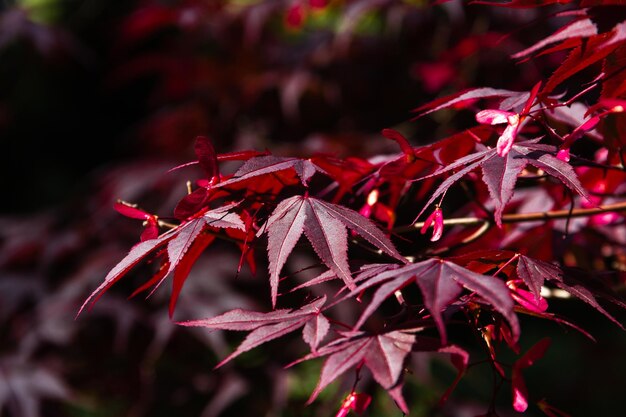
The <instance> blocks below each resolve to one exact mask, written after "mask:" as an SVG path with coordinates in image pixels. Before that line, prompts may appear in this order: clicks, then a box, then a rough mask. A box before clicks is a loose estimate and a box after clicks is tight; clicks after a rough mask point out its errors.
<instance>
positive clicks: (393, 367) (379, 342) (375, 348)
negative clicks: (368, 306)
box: [302, 331, 416, 414]
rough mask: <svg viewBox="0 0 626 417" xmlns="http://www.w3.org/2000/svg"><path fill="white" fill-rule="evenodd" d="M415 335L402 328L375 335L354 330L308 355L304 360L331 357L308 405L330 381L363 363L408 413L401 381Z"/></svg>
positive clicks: (324, 366) (325, 364)
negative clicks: (405, 361) (401, 329)
mask: <svg viewBox="0 0 626 417" xmlns="http://www.w3.org/2000/svg"><path fill="white" fill-rule="evenodd" d="M415 338H416V337H415V335H414V334H409V333H405V332H402V331H392V332H388V333H381V334H375V335H368V334H366V333H362V332H359V333H350V334H348V335H345V336H344V337H342V338H340V339H337V340H335V341H334V342H332V343H330V344H328V345H326V346H323V347H321V348H320V349H319V350H318V352H317V353H314V354H310V355H307V356H306V357H305V358H303V359H302V360H307V359H312V358H316V357H322V356H328V358H327V359H326V361H325V362H324V365H323V367H322V371H321V373H320V379H319V381H318V383H317V386H316V387H315V390H313V393H311V396H310V397H309V400H308V401H307V404H310V403H312V402H313V401H314V400H315V398H317V396H318V395H319V393H320V392H321V391H322V390H323V389H324V388H325V387H326V386H328V384H330V383H331V382H333V381H334V380H335V379H337V378H338V377H339V376H341V375H342V374H343V373H344V372H346V371H348V370H349V369H350V368H353V367H356V366H357V365H358V364H359V363H361V362H363V363H364V364H365V366H366V367H367V368H368V369H369V370H370V371H371V372H372V375H373V376H374V379H375V380H376V382H378V383H379V384H380V385H381V386H382V387H383V388H385V389H387V390H388V392H389V394H390V395H391V396H392V397H393V398H394V400H396V403H397V404H398V406H399V407H400V409H401V410H402V411H403V412H404V413H406V414H408V412H409V410H408V408H407V406H406V403H405V402H404V399H403V398H402V393H401V391H400V388H401V384H400V383H399V381H400V377H401V374H402V369H403V368H404V360H405V359H406V357H407V355H408V354H409V353H410V352H411V349H412V347H413V344H414V343H415Z"/></svg>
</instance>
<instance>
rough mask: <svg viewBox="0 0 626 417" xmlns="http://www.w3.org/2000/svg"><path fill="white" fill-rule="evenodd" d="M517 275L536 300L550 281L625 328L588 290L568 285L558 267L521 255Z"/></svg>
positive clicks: (575, 285)
mask: <svg viewBox="0 0 626 417" xmlns="http://www.w3.org/2000/svg"><path fill="white" fill-rule="evenodd" d="M517 275H518V277H519V278H521V279H522V280H524V282H525V283H526V285H528V288H530V290H531V291H532V292H533V293H534V294H535V297H536V298H539V293H540V292H541V286H542V285H543V284H544V282H545V281H549V282H551V283H552V284H554V285H556V286H557V287H559V288H561V289H562V290H564V291H567V292H568V293H570V294H572V295H573V296H574V297H576V298H579V299H581V300H582V301H584V302H586V303H587V304H589V305H590V306H592V307H593V308H595V309H596V310H598V311H599V312H600V313H602V314H603V315H604V316H606V317H607V318H608V319H609V320H611V321H612V322H614V323H615V324H617V325H618V326H620V327H622V328H623V326H622V324H621V323H620V322H618V321H617V320H616V319H615V318H614V317H613V316H612V315H611V314H609V312H608V311H606V310H605V309H604V308H603V307H602V306H601V305H600V304H599V303H598V300H597V299H596V297H595V296H594V294H593V293H592V292H591V291H590V290H589V289H588V288H586V287H585V286H584V285H582V284H580V283H577V282H572V283H571V285H570V284H569V283H567V282H566V280H565V278H564V272H563V270H562V269H561V268H560V267H558V266H557V265H554V264H551V263H548V262H545V261H541V260H538V259H533V258H529V257H527V256H524V255H520V256H519V258H518V261H517Z"/></svg>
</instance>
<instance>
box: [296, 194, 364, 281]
mask: <svg viewBox="0 0 626 417" xmlns="http://www.w3.org/2000/svg"><path fill="white" fill-rule="evenodd" d="M306 200H307V201H306V202H305V203H304V207H305V210H306V218H305V220H304V222H305V227H304V234H305V235H306V237H307V238H308V239H309V242H311V245H312V246H313V249H314V250H315V253H317V256H319V258H320V259H321V260H322V262H324V264H326V266H328V267H329V268H330V269H332V270H333V271H334V272H335V274H337V276H338V277H339V278H341V279H342V280H343V281H344V282H345V283H346V285H347V286H348V288H350V289H353V288H354V283H353V280H352V276H351V274H350V267H349V266H348V232H347V230H346V226H344V224H343V223H342V222H341V221H340V220H337V219H336V218H334V217H333V216H332V215H330V214H329V213H328V212H327V211H326V210H320V209H319V207H320V206H319V205H317V206H316V205H314V201H312V200H313V199H310V198H307V199H306ZM316 208H317V210H316Z"/></svg>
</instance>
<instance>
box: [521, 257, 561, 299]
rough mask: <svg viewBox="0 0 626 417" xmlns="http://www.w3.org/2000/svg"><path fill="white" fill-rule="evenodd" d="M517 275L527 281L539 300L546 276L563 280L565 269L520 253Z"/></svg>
mask: <svg viewBox="0 0 626 417" xmlns="http://www.w3.org/2000/svg"><path fill="white" fill-rule="evenodd" d="M517 276H518V277H520V278H521V279H522V280H523V281H524V283H526V285H527V286H528V288H529V289H530V291H531V292H532V293H533V294H534V296H535V299H537V300H538V299H539V297H540V296H541V287H542V286H543V283H544V282H545V280H546V278H547V279H550V280H551V279H556V280H562V276H563V271H562V270H561V268H559V267H557V266H556V265H553V264H550V263H548V262H544V261H540V260H538V259H533V258H529V257H528V256H524V255H520V256H519V257H518V259H517Z"/></svg>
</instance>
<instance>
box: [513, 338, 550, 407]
mask: <svg viewBox="0 0 626 417" xmlns="http://www.w3.org/2000/svg"><path fill="white" fill-rule="evenodd" d="M548 347H550V339H549V338H545V339H541V340H540V341H539V342H537V343H536V344H535V345H534V346H533V347H531V348H530V349H528V351H527V352H526V353H525V354H524V355H523V356H522V357H521V358H519V359H518V360H517V361H515V363H514V364H513V369H512V371H511V388H512V390H513V408H514V409H515V411H517V412H520V413H522V412H524V411H526V409H527V408H528V390H527V389H526V383H525V382H524V378H523V376H522V369H525V368H528V367H530V366H532V365H533V364H534V363H535V362H536V361H537V360H538V359H541V358H542V357H543V355H545V353H546V351H547V350H548Z"/></svg>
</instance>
